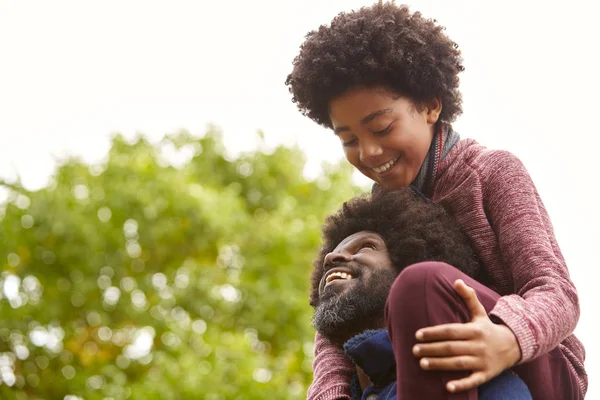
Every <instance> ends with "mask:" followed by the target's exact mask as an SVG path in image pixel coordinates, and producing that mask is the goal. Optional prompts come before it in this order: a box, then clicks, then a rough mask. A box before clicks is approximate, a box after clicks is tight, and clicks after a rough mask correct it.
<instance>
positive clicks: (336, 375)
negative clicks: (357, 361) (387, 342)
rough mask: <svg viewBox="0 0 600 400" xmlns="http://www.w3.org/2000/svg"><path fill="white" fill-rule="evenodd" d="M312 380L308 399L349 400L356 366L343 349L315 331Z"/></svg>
mask: <svg viewBox="0 0 600 400" xmlns="http://www.w3.org/2000/svg"><path fill="white" fill-rule="evenodd" d="M313 373H314V377H313V382H312V384H311V385H310V388H309V389H308V395H307V399H308V400H350V382H351V379H352V376H353V375H354V374H356V368H355V367H354V364H352V361H350V359H349V358H348V357H347V356H346V354H345V353H344V350H343V349H342V348H341V347H340V346H337V345H335V344H333V343H331V342H330V341H329V340H327V339H325V338H324V337H323V336H322V335H321V334H319V333H318V332H317V334H316V336H315V359H314V361H313Z"/></svg>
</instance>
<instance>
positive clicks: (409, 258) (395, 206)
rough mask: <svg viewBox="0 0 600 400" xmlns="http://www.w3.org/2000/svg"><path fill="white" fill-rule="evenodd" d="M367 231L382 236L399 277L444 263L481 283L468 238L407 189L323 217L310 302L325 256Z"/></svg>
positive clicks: (361, 200)
mask: <svg viewBox="0 0 600 400" xmlns="http://www.w3.org/2000/svg"><path fill="white" fill-rule="evenodd" d="M360 231H370V232H375V233H378V234H379V235H381V237H382V238H383V241H384V242H385V244H386V247H387V249H388V252H389V255H390V259H391V261H392V264H393V265H394V266H395V267H396V268H397V270H398V273H400V272H401V271H402V270H403V269H404V268H406V267H407V266H409V265H412V264H415V263H418V262H422V261H443V262H446V263H448V264H450V265H452V266H454V267H456V268H458V269H459V270H461V271H462V272H464V273H465V274H467V275H469V276H471V277H473V278H475V279H479V280H481V279H482V277H483V276H482V273H483V270H482V269H481V268H480V264H479V260H478V258H477V256H476V254H475V252H474V250H473V248H472V246H471V244H470V242H469V240H468V238H467V237H466V235H465V234H464V233H463V232H462V231H461V230H460V228H459V227H458V224H457V223H456V222H455V221H454V219H453V218H452V217H451V216H450V214H448V213H447V212H446V211H445V210H444V208H443V207H442V206H440V205H439V204H435V203H432V202H430V201H429V200H427V199H425V198H424V197H422V196H420V195H416V194H414V193H413V192H412V191H411V189H409V188H405V189H402V190H399V191H387V190H384V189H381V190H379V191H377V192H375V193H374V194H372V195H362V196H357V197H355V198H353V199H351V200H350V201H348V202H346V203H344V205H343V206H342V207H341V208H340V209H339V210H338V211H337V212H336V213H335V214H332V215H330V216H329V217H327V219H326V221H325V224H324V225H323V232H322V233H323V245H322V247H321V249H320V251H319V255H318V256H317V258H316V259H315V260H314V262H313V266H314V268H313V271H312V276H311V293H310V304H311V305H312V306H313V307H316V306H317V304H318V301H319V283H320V281H321V278H322V276H323V273H324V272H325V269H326V266H325V265H324V259H325V256H326V255H327V254H329V253H331V252H332V251H333V250H334V249H335V247H336V246H337V245H338V244H339V243H340V242H341V241H342V240H343V239H345V238H346V237H348V236H350V235H352V234H354V233H357V232H360Z"/></svg>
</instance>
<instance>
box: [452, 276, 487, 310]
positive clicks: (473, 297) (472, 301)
mask: <svg viewBox="0 0 600 400" xmlns="http://www.w3.org/2000/svg"><path fill="white" fill-rule="evenodd" d="M454 288H455V289H456V291H457V292H458V294H459V295H460V297H461V298H462V299H463V300H464V302H465V304H466V305H467V308H468V309H469V313H470V314H471V317H472V319H475V318H477V317H487V312H486V311H485V307H483V304H481V302H480V301H479V299H478V298H477V293H476V292H475V289H473V288H472V287H470V286H467V284H466V283H465V282H464V281H463V280H462V279H457V280H456V282H454Z"/></svg>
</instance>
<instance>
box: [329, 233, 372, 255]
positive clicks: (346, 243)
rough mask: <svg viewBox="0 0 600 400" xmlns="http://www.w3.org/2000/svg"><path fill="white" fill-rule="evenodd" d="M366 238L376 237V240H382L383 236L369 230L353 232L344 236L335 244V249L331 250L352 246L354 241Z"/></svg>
mask: <svg viewBox="0 0 600 400" xmlns="http://www.w3.org/2000/svg"><path fill="white" fill-rule="evenodd" d="M366 239H376V240H381V241H383V238H382V237H381V235H380V234H378V233H375V232H371V231H360V232H356V233H353V234H352V235H350V236H346V238H344V240H342V241H341V242H340V243H339V244H338V245H337V246H335V249H334V250H333V251H339V250H343V249H344V248H346V247H349V246H352V245H353V244H355V243H356V242H360V241H362V240H366Z"/></svg>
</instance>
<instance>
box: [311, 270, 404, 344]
mask: <svg viewBox="0 0 600 400" xmlns="http://www.w3.org/2000/svg"><path fill="white" fill-rule="evenodd" d="M397 276H398V273H397V272H396V271H390V270H385V271H381V272H378V273H377V274H374V275H371V277H370V278H371V279H370V280H369V282H368V283H367V282H365V281H364V278H363V276H362V274H361V275H360V276H358V277H357V278H356V282H354V285H353V287H351V288H348V289H347V290H345V291H344V292H342V293H341V294H339V295H338V294H336V293H331V292H326V291H325V292H324V293H323V294H321V296H320V298H319V304H318V305H317V307H316V309H315V315H314V317H313V321H312V322H313V326H314V327H315V329H316V330H317V331H319V332H321V334H323V335H324V336H325V337H326V338H328V339H330V340H332V341H335V342H344V341H346V340H348V339H349V338H351V337H352V336H354V335H357V334H359V333H361V332H363V331H365V330H367V329H379V328H382V327H383V318H384V311H385V302H386V300H387V297H388V294H389V292H390V288H391V287H392V284H393V283H394V280H395V279H396V277H397Z"/></svg>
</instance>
